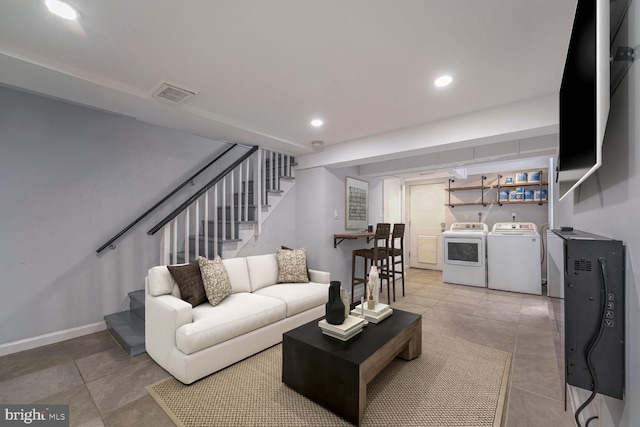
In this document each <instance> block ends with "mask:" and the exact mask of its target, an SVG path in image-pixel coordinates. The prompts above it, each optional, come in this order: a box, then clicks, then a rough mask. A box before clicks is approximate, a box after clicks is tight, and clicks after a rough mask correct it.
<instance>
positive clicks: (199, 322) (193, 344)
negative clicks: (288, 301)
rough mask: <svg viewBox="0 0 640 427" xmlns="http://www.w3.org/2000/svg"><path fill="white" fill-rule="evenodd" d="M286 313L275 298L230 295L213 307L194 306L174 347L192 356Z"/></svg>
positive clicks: (278, 318)
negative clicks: (190, 318)
mask: <svg viewBox="0 0 640 427" xmlns="http://www.w3.org/2000/svg"><path fill="white" fill-rule="evenodd" d="M286 311H287V308H286V305H285V304H284V303H283V302H282V301H281V300H279V299H276V298H269V297H266V296H263V295H256V294H251V293H248V292H242V293H237V294H231V295H229V296H228V297H227V298H225V299H224V300H223V301H222V302H220V304H218V305H217V306H215V307H212V306H211V305H210V304H208V303H204V304H200V305H199V306H198V307H194V308H193V310H192V315H193V322H192V323H188V324H186V325H182V326H181V327H180V328H178V330H177V331H176V344H177V347H178V349H179V350H180V351H182V352H183V353H185V354H192V353H195V352H196V351H199V350H202V349H204V348H208V347H211V346H214V345H216V344H219V343H221V342H224V341H227V340H230V339H232V338H235V337H237V336H240V335H243V334H246V333H247V332H251V331H254V330H256V329H258V328H261V327H263V326H266V325H269V324H271V323H274V322H277V321H279V320H282V319H284V318H285V315H286Z"/></svg>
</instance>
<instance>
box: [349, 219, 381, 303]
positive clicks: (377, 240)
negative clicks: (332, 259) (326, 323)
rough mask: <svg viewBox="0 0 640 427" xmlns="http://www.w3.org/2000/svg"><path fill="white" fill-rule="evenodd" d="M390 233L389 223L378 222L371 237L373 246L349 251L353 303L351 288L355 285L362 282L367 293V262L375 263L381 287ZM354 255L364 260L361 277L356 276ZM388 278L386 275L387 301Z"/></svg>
mask: <svg viewBox="0 0 640 427" xmlns="http://www.w3.org/2000/svg"><path fill="white" fill-rule="evenodd" d="M390 233H391V224H386V223H378V224H377V225H376V235H375V237H374V238H373V239H374V244H373V248H364V249H356V250H354V251H353V252H352V253H351V303H353V294H354V292H353V290H354V288H355V286H356V285H358V284H360V283H362V284H363V285H364V295H365V297H366V295H367V280H368V277H369V271H368V268H367V264H368V263H369V262H371V265H375V266H376V267H377V268H378V272H379V275H380V280H381V282H380V285H381V286H380V289H382V277H383V272H384V271H387V270H388V268H389V267H388V265H389V234H390ZM356 257H362V259H363V262H364V274H363V276H362V277H356ZM389 297H390V292H389V278H388V277H387V301H389Z"/></svg>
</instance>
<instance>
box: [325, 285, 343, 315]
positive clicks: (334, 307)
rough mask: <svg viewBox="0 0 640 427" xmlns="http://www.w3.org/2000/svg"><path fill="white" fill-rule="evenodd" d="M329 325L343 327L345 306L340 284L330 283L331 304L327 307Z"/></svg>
mask: <svg viewBox="0 0 640 427" xmlns="http://www.w3.org/2000/svg"><path fill="white" fill-rule="evenodd" d="M325 307H326V317H325V319H326V320H327V323H331V324H332V325H342V324H343V323H344V304H343V303H342V299H341V298H340V282H339V281H337V280H334V281H331V282H330V283H329V302H328V303H327V304H326V305H325Z"/></svg>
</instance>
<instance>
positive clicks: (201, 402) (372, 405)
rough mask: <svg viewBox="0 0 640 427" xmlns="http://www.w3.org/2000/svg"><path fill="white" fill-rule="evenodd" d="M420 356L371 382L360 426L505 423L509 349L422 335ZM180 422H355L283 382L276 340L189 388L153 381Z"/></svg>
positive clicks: (209, 425)
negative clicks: (503, 417) (264, 348)
mask: <svg viewBox="0 0 640 427" xmlns="http://www.w3.org/2000/svg"><path fill="white" fill-rule="evenodd" d="M422 347H423V349H422V351H423V353H422V356H420V357H419V358H417V359H414V360H412V361H409V362H407V361H404V360H400V359H395V360H394V361H392V362H391V363H390V364H389V366H387V367H386V368H385V369H384V370H383V371H382V372H381V373H380V374H379V375H378V376H377V377H376V378H375V379H374V380H373V381H371V382H370V383H369V385H368V388H367V408H366V410H365V414H364V419H363V421H362V424H361V425H362V426H385V427H386V426H420V427H427V426H437V427H445V426H452V427H454V426H455V427H483V426H499V425H500V423H501V420H502V414H503V411H504V408H505V395H506V387H507V381H508V375H509V366H510V362H511V353H508V352H504V351H500V350H496V349H493V348H489V347H484V346H481V345H477V344H473V343H469V342H466V341H462V340H458V339H455V338H451V337H446V336H441V335H433V334H426V333H425V334H424V335H423V341H422ZM147 390H148V391H149V393H150V394H151V396H153V398H154V399H155V400H156V401H157V402H158V404H160V406H161V407H162V408H163V409H164V410H165V412H166V413H167V414H168V415H169V416H170V417H171V419H172V420H173V421H174V422H175V423H176V424H177V425H178V426H193V427H195V426H199V427H214V426H216V427H217V426H296V427H298V426H323V427H324V426H339V425H351V424H350V423H348V422H347V421H345V420H343V419H342V418H340V417H338V416H337V415H335V414H333V413H332V412H330V411H328V410H326V409H324V408H322V407H321V406H319V405H317V404H315V403H314V402H312V401H311V400H309V399H307V398H305V397H303V396H302V395H300V394H298V393H296V392H295V391H293V390H291V389H290V388H288V387H287V386H286V385H284V384H283V383H282V345H281V344H278V345H276V346H274V347H271V348H269V349H267V350H265V351H263V352H261V353H258V354H256V355H255V356H252V357H250V358H248V359H245V360H243V361H241V362H239V363H236V364H235V365H233V366H230V367H228V368H226V369H223V370H222V371H219V372H217V373H215V374H212V375H210V376H208V377H205V378H203V379H201V380H199V381H197V382H195V383H194V384H191V385H189V386H185V385H184V384H182V383H181V382H179V381H177V380H175V379H174V378H170V379H168V380H164V381H161V382H159V383H157V384H154V385H151V386H149V387H147Z"/></svg>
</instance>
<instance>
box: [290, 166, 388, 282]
mask: <svg viewBox="0 0 640 427" xmlns="http://www.w3.org/2000/svg"><path fill="white" fill-rule="evenodd" d="M347 176H349V177H352V178H358V179H361V180H363V181H368V182H369V223H370V224H376V223H378V222H382V221H383V218H382V216H383V214H382V212H383V208H382V206H383V204H382V196H383V194H382V193H383V182H382V180H379V179H375V178H365V177H361V176H358V170H357V168H344V169H339V170H332V169H326V168H313V169H305V170H300V171H297V172H296V198H297V201H296V218H297V224H298V227H297V246H298V247H303V246H306V247H307V253H308V260H309V266H310V267H311V268H315V269H319V270H324V271H329V272H330V273H331V280H339V281H340V282H342V287H344V288H345V289H347V290H348V291H349V292H350V291H351V252H352V251H353V250H354V249H360V248H366V247H370V246H371V245H372V244H373V243H367V241H366V239H364V238H360V239H356V240H345V241H343V242H342V243H340V244H339V245H338V247H337V248H335V249H334V247H333V234H334V233H344V232H346V230H345V178H346V177H347ZM334 209H336V210H337V211H338V218H337V219H334V215H333V211H334ZM349 231H351V230H349ZM359 268H362V267H359Z"/></svg>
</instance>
